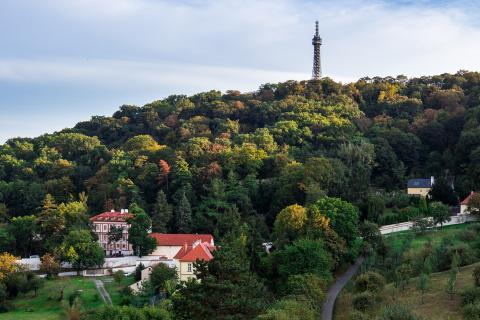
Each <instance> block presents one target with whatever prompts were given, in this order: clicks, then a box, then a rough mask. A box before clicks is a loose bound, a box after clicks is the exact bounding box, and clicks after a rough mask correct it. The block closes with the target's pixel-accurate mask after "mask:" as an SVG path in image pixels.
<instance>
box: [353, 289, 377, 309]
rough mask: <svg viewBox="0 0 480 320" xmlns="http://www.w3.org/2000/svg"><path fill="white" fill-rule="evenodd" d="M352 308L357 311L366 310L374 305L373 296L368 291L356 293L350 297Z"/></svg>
mask: <svg viewBox="0 0 480 320" xmlns="http://www.w3.org/2000/svg"><path fill="white" fill-rule="evenodd" d="M352 304H353V308H354V309H355V310H358V311H367V310H369V309H371V308H372V307H373V306H374V305H375V297H374V295H373V294H372V293H371V292H369V291H364V292H360V293H357V294H355V295H354V296H353V298H352Z"/></svg>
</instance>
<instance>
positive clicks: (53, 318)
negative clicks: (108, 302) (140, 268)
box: [0, 277, 133, 320]
mask: <svg viewBox="0 0 480 320" xmlns="http://www.w3.org/2000/svg"><path fill="white" fill-rule="evenodd" d="M97 279H102V280H106V281H105V288H106V289H107V291H108V292H109V293H110V295H111V298H112V301H113V303H114V304H118V303H119V302H120V300H121V296H120V295H121V293H120V290H121V288H122V285H123V284H128V281H133V280H130V278H129V277H127V278H125V280H124V282H123V283H122V284H116V283H114V282H113V279H112V278H111V277H101V278H97ZM61 288H64V298H63V301H58V300H52V299H51V298H49V296H51V295H52V293H53V292H59V291H60V290H61ZM76 290H80V300H81V303H82V307H83V309H84V310H91V309H95V308H98V307H100V306H102V305H103V304H104V302H103V301H102V298H101V297H100V296H99V294H98V292H97V289H96V287H95V283H94V282H93V279H92V278H87V277H85V278H84V277H62V278H58V279H55V280H46V281H45V285H44V286H43V287H42V288H41V289H40V290H39V291H38V293H37V296H36V297H35V296H34V294H33V292H31V293H28V294H26V295H20V296H18V297H17V298H16V299H14V300H13V305H14V306H15V308H14V310H12V311H10V312H8V313H0V319H1V320H20V319H28V320H59V319H63V318H64V315H63V305H64V304H65V303H68V297H69V296H70V295H71V294H72V293H73V292H74V291H76Z"/></svg>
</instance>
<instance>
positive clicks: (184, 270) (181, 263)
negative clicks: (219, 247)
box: [174, 242, 215, 281]
mask: <svg viewBox="0 0 480 320" xmlns="http://www.w3.org/2000/svg"><path fill="white" fill-rule="evenodd" d="M213 250H215V247H214V246H212V245H210V244H209V243H208V242H197V243H194V244H193V245H192V246H187V245H185V246H184V247H183V248H182V249H181V250H180V251H179V252H178V253H177V254H176V255H175V257H174V259H175V261H177V270H178V278H179V280H180V281H187V280H188V279H190V278H195V274H194V271H195V268H194V267H193V263H194V262H195V261H197V260H202V261H210V260H212V259H213V255H212V251H213Z"/></svg>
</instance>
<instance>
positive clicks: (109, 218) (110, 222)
mask: <svg viewBox="0 0 480 320" xmlns="http://www.w3.org/2000/svg"><path fill="white" fill-rule="evenodd" d="M132 216H133V215H132V214H130V213H128V210H127V209H122V210H120V212H117V211H115V210H112V211H110V212H104V213H101V214H98V215H96V216H94V217H91V218H90V221H91V222H92V225H93V232H94V233H95V234H96V235H97V236H98V242H99V244H100V246H101V247H102V249H103V250H104V251H105V254H106V255H107V256H109V257H110V256H126V255H132V254H133V248H132V245H131V244H130V243H129V242H128V229H129V228H130V225H129V224H128V223H127V219H128V218H131V217H132ZM112 227H116V228H122V237H121V239H120V240H118V241H109V232H110V230H111V229H112Z"/></svg>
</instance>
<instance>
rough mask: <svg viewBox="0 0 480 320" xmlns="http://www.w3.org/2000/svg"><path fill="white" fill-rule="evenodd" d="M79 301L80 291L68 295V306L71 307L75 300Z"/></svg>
mask: <svg viewBox="0 0 480 320" xmlns="http://www.w3.org/2000/svg"><path fill="white" fill-rule="evenodd" d="M79 299H80V290H75V291H73V292H72V293H70V294H69V295H68V304H69V305H70V307H72V306H73V305H74V304H75V301H76V300H79Z"/></svg>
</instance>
